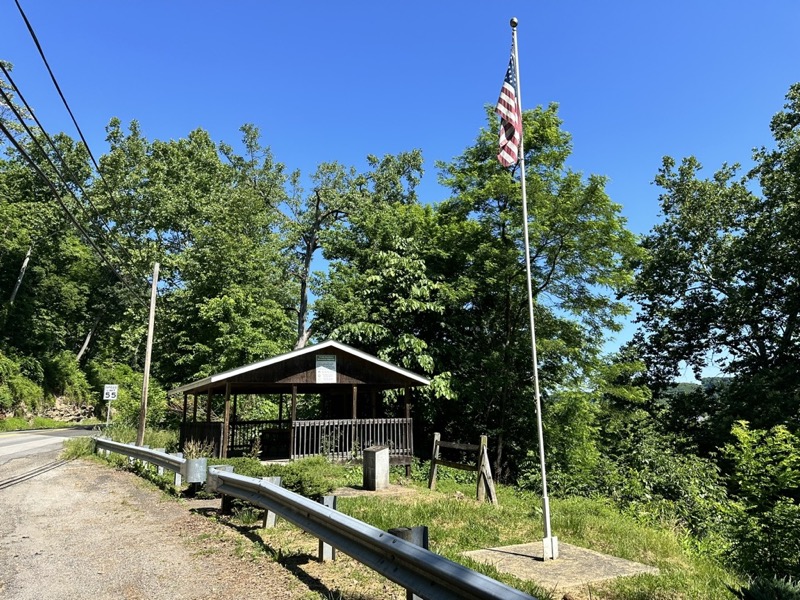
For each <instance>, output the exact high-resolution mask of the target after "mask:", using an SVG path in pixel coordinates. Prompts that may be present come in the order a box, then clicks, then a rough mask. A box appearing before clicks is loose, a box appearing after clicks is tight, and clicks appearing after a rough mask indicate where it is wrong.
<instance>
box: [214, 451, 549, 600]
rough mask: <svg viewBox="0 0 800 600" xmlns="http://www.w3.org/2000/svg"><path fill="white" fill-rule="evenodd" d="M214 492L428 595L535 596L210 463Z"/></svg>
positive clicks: (469, 599) (495, 599) (441, 599)
mask: <svg viewBox="0 0 800 600" xmlns="http://www.w3.org/2000/svg"><path fill="white" fill-rule="evenodd" d="M206 485H207V486H208V487H209V489H210V491H216V492H219V493H221V494H225V495H228V496H233V497H235V498H239V499H241V500H246V501H247V502H250V503H252V504H254V505H256V506H259V507H261V508H264V509H267V510H269V511H272V512H274V513H275V514H277V515H278V516H280V517H282V518H284V519H286V520H287V521H289V522H290V523H292V524H294V525H296V526H298V527H300V528H301V529H303V530H304V531H307V532H308V533H310V534H312V535H314V536H316V537H317V538H319V539H320V540H321V541H323V542H325V543H326V544H330V545H331V546H333V547H334V548H337V549H338V550H340V551H342V552H344V553H345V554H347V555H349V556H351V557H353V558H354V559H356V560H357V561H359V562H360V563H362V564H364V565H366V566H368V567H369V568H371V569H373V570H374V571H377V572H378V573H380V574H381V575H383V576H384V577H386V578H387V579H390V580H392V581H394V582H395V583H397V584H399V585H401V586H403V587H404V588H406V589H407V590H410V591H412V592H413V593H414V594H417V595H419V596H421V597H422V598H426V599H429V600H499V599H503V600H532V599H533V597H532V596H529V595H528V594H526V593H524V592H521V591H519V590H516V589H514V588H512V587H509V586H507V585H505V584H503V583H500V582H499V581H496V580H494V579H492V578H490V577H487V576H486V575H483V574H481V573H478V572H476V571H473V570H472V569H469V568H467V567H465V566H463V565H460V564H458V563H455V562H453V561H451V560H448V559H446V558H444V557H443V556H439V555H438V554H435V553H433V552H431V551H429V550H425V549H424V548H421V547H419V546H416V545H414V544H412V543H411V542H407V541H405V540H402V539H400V538H399V537H396V536H394V535H392V534H390V533H387V532H385V531H382V530H380V529H378V528H377V527H373V526H372V525H369V524H367V523H364V522H362V521H359V520H358V519H354V518H353V517H350V516H348V515H345V514H343V513H340V512H338V511H336V510H335V509H332V508H327V507H325V506H323V505H321V504H318V503H316V502H314V501H312V500H309V499H308V498H305V497H303V496H300V495H299V494H295V493H294V492H290V491H288V490H285V489H283V488H281V487H279V486H276V485H273V484H271V483H268V482H266V481H262V480H260V479H254V478H252V477H244V476H242V475H237V474H235V473H230V472H227V471H222V470H219V469H216V468H214V467H213V466H212V467H209V470H208V480H207V482H206Z"/></svg>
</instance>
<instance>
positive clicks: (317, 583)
mask: <svg viewBox="0 0 800 600" xmlns="http://www.w3.org/2000/svg"><path fill="white" fill-rule="evenodd" d="M190 512H192V513H195V514H198V515H202V516H204V517H206V518H208V519H215V520H216V521H217V523H219V524H220V525H224V526H226V527H228V528H230V529H233V530H234V531H236V532H237V533H239V534H240V535H242V536H244V537H246V538H247V539H248V540H250V541H251V542H252V543H253V545H254V546H256V547H257V548H258V549H260V550H261V551H262V552H264V553H265V554H266V555H267V556H269V557H270V558H272V560H274V561H275V562H276V563H278V564H279V565H281V566H282V567H283V568H284V569H286V570H287V571H289V572H290V573H291V574H292V575H294V576H295V577H296V578H297V579H298V580H299V581H301V582H302V583H303V585H305V586H306V587H307V588H308V589H309V590H310V591H312V592H318V593H320V594H322V596H323V597H324V598H340V597H342V596H341V593H340V592H339V591H337V590H331V589H330V588H329V587H328V586H326V585H325V584H324V583H322V581H321V580H320V579H318V578H316V577H314V576H312V575H309V574H308V572H306V571H305V570H304V569H303V568H302V566H303V565H306V564H308V563H310V562H312V561H316V560H317V558H316V557H315V556H312V555H311V554H308V553H305V552H293V553H290V554H284V552H283V550H282V549H281V548H275V547H274V546H272V544H269V543H267V542H265V541H264V539H263V538H262V537H261V536H260V535H258V534H257V533H256V531H257V530H258V529H260V528H259V527H258V526H257V525H237V524H236V523H234V522H232V521H231V520H230V519H229V518H228V517H226V516H222V515H220V512H219V509H216V508H213V507H205V508H192V509H191V510H190Z"/></svg>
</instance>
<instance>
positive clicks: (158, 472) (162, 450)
mask: <svg viewBox="0 0 800 600" xmlns="http://www.w3.org/2000/svg"><path fill="white" fill-rule="evenodd" d="M153 450H155V451H156V452H166V451H167V449H166V448H153ZM156 474H157V475H159V476H161V475H163V474H164V467H158V466H157V467H156Z"/></svg>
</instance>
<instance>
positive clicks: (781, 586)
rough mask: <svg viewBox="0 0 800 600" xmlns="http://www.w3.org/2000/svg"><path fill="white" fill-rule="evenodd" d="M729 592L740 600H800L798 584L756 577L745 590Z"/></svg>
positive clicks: (786, 580) (787, 580) (799, 585)
mask: <svg viewBox="0 0 800 600" xmlns="http://www.w3.org/2000/svg"><path fill="white" fill-rule="evenodd" d="M731 591H732V592H733V594H734V595H735V596H736V597H737V598H741V599H742V600H800V584H799V583H798V582H796V581H792V580H791V579H778V578H772V579H769V578H766V577H757V578H756V579H754V580H752V581H751V582H750V584H749V585H748V586H747V587H746V588H742V589H741V590H733V589H732V590H731Z"/></svg>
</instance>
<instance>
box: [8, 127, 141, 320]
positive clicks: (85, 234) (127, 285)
mask: <svg viewBox="0 0 800 600" xmlns="http://www.w3.org/2000/svg"><path fill="white" fill-rule="evenodd" d="M0 131H1V132H2V133H3V134H4V135H5V136H6V138H8V140H9V141H10V142H11V143H12V144H13V146H14V147H15V148H16V149H17V152H19V153H20V155H21V156H22V157H23V158H24V159H25V161H26V162H27V163H28V164H29V165H30V166H31V168H32V169H33V170H34V171H36V173H37V174H38V175H39V176H40V177H41V178H42V179H43V180H44V181H45V183H47V185H48V186H49V187H50V190H51V191H52V192H53V197H54V198H55V199H56V202H58V204H59V205H60V206H61V208H62V210H63V211H64V212H65V213H66V214H67V216H68V217H69V219H70V221H72V224H73V225H75V227H76V228H77V229H78V231H79V232H80V233H81V234H82V235H83V237H84V239H85V240H86V242H87V243H88V244H89V245H90V246H91V247H92V248H93V249H94V251H95V252H96V253H97V255H98V256H99V257H100V258H101V260H102V261H103V262H104V263H105V264H106V266H107V267H108V268H109V269H110V270H111V272H112V273H113V274H114V275H116V277H117V279H119V281H120V282H121V283H122V284H123V286H124V287H125V288H126V289H127V290H128V291H129V292H130V293H131V294H132V295H133V297H134V298H135V299H136V300H137V301H138V302H139V303H140V304H142V306H144V307H145V308H147V303H146V302H145V301H144V300H143V299H142V298H141V297H140V296H139V295H138V294H137V293H136V292H135V291H134V289H133V288H132V287H131V285H130V283H129V282H128V280H127V279H126V278H125V276H124V275H122V274H121V273H120V272H118V271H117V269H116V268H115V267H114V265H112V264H111V261H109V260H108V257H107V256H106V255H105V253H104V252H103V251H102V250H101V249H100V248H99V247H98V246H97V244H95V242H94V240H92V238H91V236H90V235H89V232H88V231H86V229H85V228H84V227H83V225H81V223H80V222H79V221H78V220H77V219H76V218H75V215H73V214H72V212H70V210H69V207H67V205H66V204H64V201H63V200H62V199H61V196H60V194H59V192H58V189H57V188H56V186H55V184H54V183H53V181H52V180H51V179H50V178H49V177H48V176H47V175H46V174H45V173H44V171H42V169H41V168H40V167H39V165H37V164H36V161H34V160H33V158H32V157H31V156H30V155H29V154H28V152H27V151H26V150H25V149H24V148H23V147H22V145H21V144H20V143H19V142H18V141H17V140H16V138H15V137H14V136H13V135H11V132H10V131H9V130H8V128H6V126H5V125H4V124H3V121H2V120H0Z"/></svg>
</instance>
